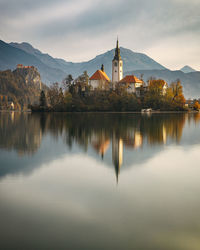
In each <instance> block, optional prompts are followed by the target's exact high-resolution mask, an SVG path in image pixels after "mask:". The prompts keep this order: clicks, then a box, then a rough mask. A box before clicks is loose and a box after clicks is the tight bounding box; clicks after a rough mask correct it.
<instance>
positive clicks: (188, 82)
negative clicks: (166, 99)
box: [125, 69, 200, 98]
mask: <svg viewBox="0 0 200 250" xmlns="http://www.w3.org/2000/svg"><path fill="white" fill-rule="evenodd" d="M131 74H134V75H136V76H137V77H141V75H142V76H143V80H144V81H145V82H146V81H147V80H148V79H149V78H151V77H153V78H157V79H159V78H161V79H163V80H165V81H166V82H167V83H168V84H170V83H171V82H174V81H176V80H177V79H180V81H181V84H182V85H183V91H184V95H185V97H187V98H191V97H193V98H200V71H195V72H190V73H184V72H182V71H180V70H177V71H171V70H168V69H164V70H132V71H128V72H125V75H131Z"/></svg>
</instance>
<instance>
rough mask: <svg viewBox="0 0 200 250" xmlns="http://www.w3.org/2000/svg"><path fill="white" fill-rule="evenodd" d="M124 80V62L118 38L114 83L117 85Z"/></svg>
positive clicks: (113, 75) (113, 66) (113, 69)
mask: <svg viewBox="0 0 200 250" xmlns="http://www.w3.org/2000/svg"><path fill="white" fill-rule="evenodd" d="M122 78H123V61H122V58H121V55H120V48H119V40H118V38H117V43H116V48H115V55H114V58H113V60H112V82H113V83H117V82H119V81H120V80H121V79H122Z"/></svg>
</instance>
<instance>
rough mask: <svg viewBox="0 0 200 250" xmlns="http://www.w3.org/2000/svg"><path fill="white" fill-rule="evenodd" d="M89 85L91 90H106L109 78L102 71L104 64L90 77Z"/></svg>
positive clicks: (108, 85)
mask: <svg viewBox="0 0 200 250" xmlns="http://www.w3.org/2000/svg"><path fill="white" fill-rule="evenodd" d="M89 85H90V86H91V90H95V89H100V90H108V89H109V87H110V79H109V77H108V76H107V74H106V73H105V72H104V66H103V65H102V67H101V70H97V71H96V72H95V73H94V74H93V75H92V76H91V77H90V78H89Z"/></svg>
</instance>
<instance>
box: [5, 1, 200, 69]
mask: <svg viewBox="0 0 200 250" xmlns="http://www.w3.org/2000/svg"><path fill="white" fill-rule="evenodd" d="M117 36H118V37H119V43H120V46H122V47H124V48H128V49H131V50H133V51H134V52H141V53H145V54H147V55H148V56H150V57H152V58H153V59H154V60H156V61H157V62H159V63H161V64H162V65H163V66H165V67H167V68H169V69H171V70H176V69H180V68H181V67H183V66H185V65H190V66H191V67H193V68H195V69H196V70H200V43H199V42H200V0H107V1H102V0H42V1H41V0H34V1H33V0H0V39H1V40H3V41H5V42H28V43H30V44H32V45H33V46H34V47H35V48H37V49H39V50H41V51H42V52H43V53H48V54H50V55H51V56H53V57H58V58H63V59H65V60H67V61H73V62H79V61H80V62H81V61H87V60H89V59H92V58H94V57H95V56H96V55H98V54H101V53H104V52H106V51H108V50H111V49H112V48H114V47H115V44H116V38H117Z"/></svg>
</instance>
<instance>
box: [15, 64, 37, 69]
mask: <svg viewBox="0 0 200 250" xmlns="http://www.w3.org/2000/svg"><path fill="white" fill-rule="evenodd" d="M34 68H35V67H34V66H24V65H23V64H17V69H34Z"/></svg>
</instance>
